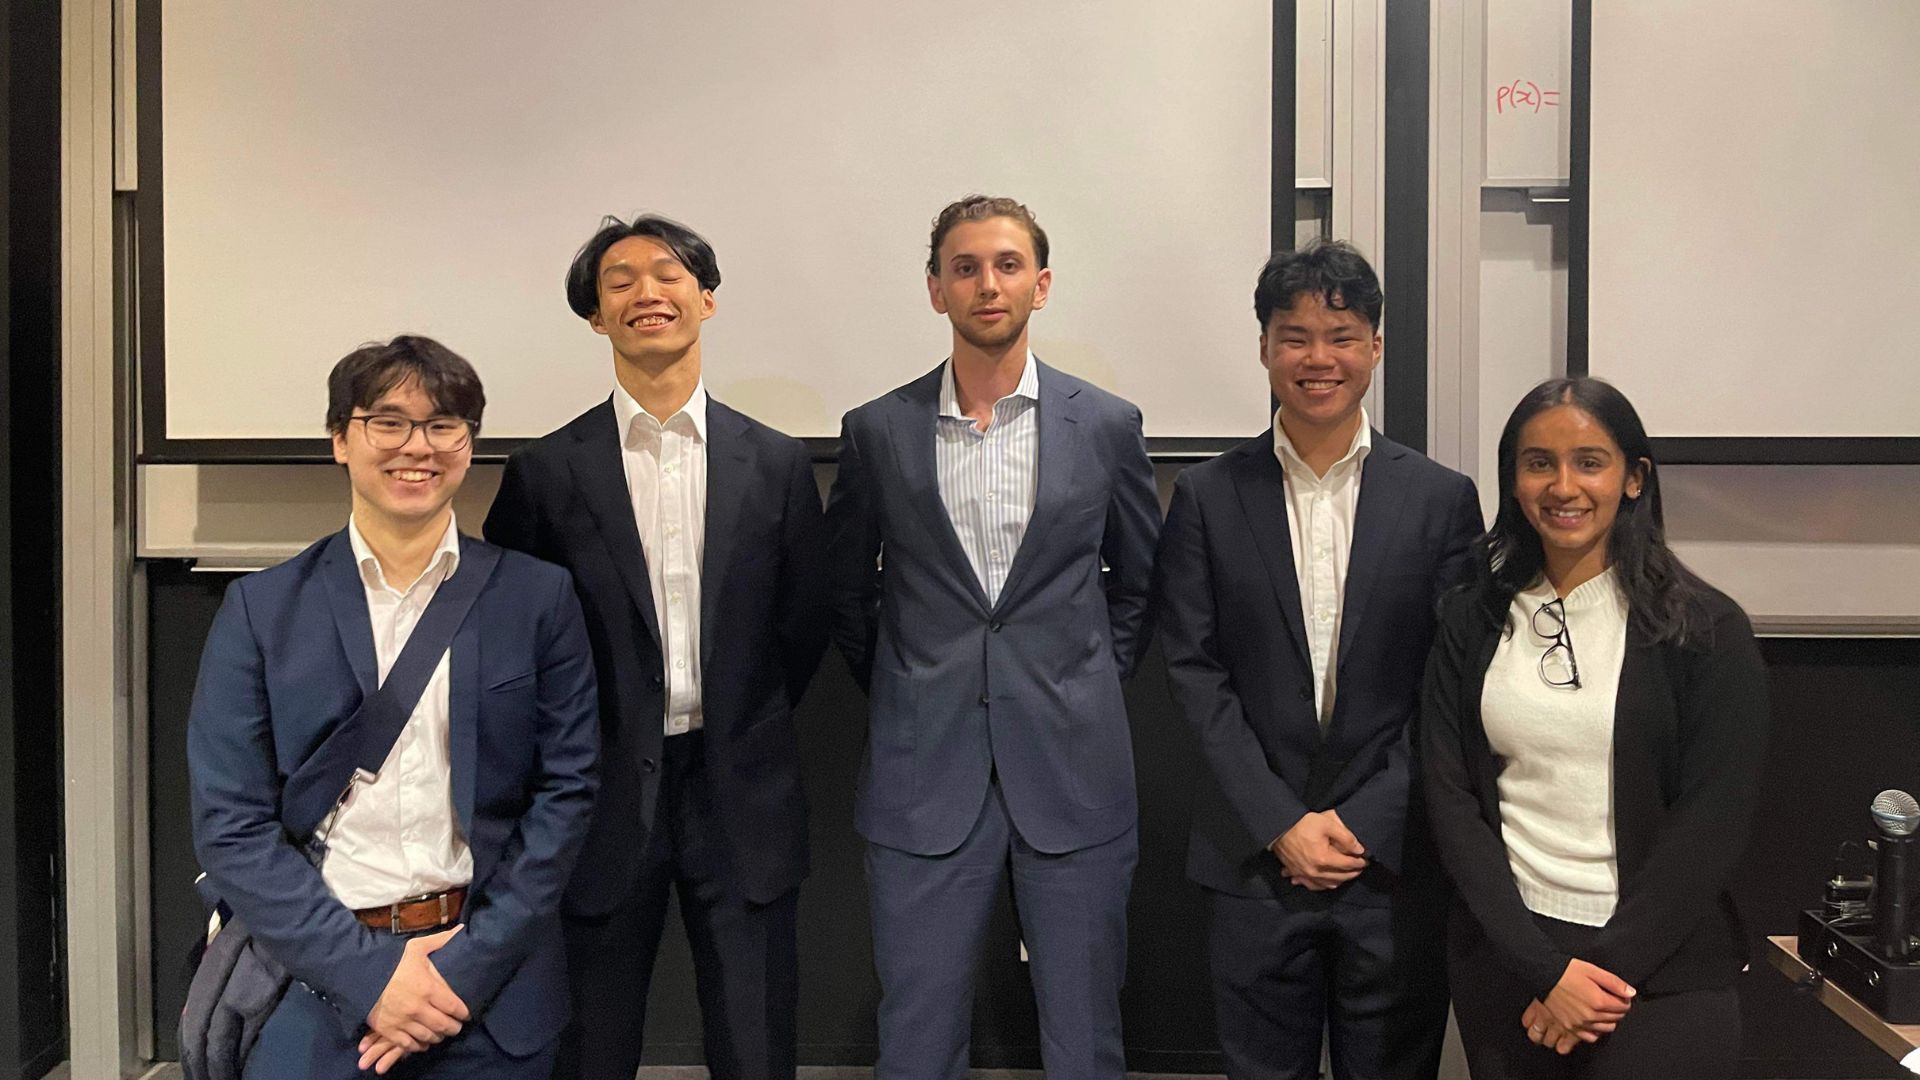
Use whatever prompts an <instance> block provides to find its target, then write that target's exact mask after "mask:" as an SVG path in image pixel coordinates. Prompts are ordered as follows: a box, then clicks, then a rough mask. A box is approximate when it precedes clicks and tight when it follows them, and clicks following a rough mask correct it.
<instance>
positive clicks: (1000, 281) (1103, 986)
mask: <svg viewBox="0 0 1920 1080" xmlns="http://www.w3.org/2000/svg"><path fill="white" fill-rule="evenodd" d="M1052 284H1053V274H1052V271H1051V270H1049V269H1048V267H1047V237H1046V233H1045V232H1043V231H1042V230H1041V228H1040V226H1039V225H1038V223H1036V222H1035V221H1034V219H1033V215H1032V213H1031V212H1030V211H1029V210H1028V209H1027V208H1026V207H1025V206H1022V205H1021V204H1019V203H1017V202H1015V201H1013V200H1012V199H996V198H987V197H985V196H969V197H968V198H966V199H962V200H960V201H959V202H956V203H954V204H952V205H951V206H948V207H947V208H946V209H945V210H944V211H942V212H941V214H940V216H939V217H938V218H936V219H935V221H934V228H933V236H932V241H931V244H930V252H929V258H928V262H927V291H928V295H929V297H930V299H931V301H932V304H933V309H934V310H935V311H937V312H939V313H940V314H943V315H945V316H946V317H947V318H948V320H949V321H950V322H951V323H952V325H953V353H952V356H951V357H950V358H949V359H948V360H947V361H946V362H944V363H942V364H941V365H940V366H938V367H936V368H935V369H934V370H932V371H930V372H928V373H927V374H926V375H924V376H922V377H920V378H918V379H916V380H914V381H913V382H912V383H909V384H908V385H906V386H903V387H901V388H899V389H897V390H894V391H892V392H891V393H888V394H886V395H883V396H882V397H880V398H878V399H876V400H874V401H872V402H869V403H867V404H866V405H863V406H861V407H860V408H858V409H855V410H853V411H852V412H850V413H848V414H847V416H846V419H845V422H844V425H843V428H842V435H841V443H840V467H839V473H838V476H837V477H836V479H835V481H834V486H833V493H832V495H831V497H830V498H829V502H828V510H827V516H828V525H829V530H830V533H831V535H832V538H833V542H832V559H833V564H832V565H833V571H832V576H833V586H834V594H835V595H834V609H835V610H834V636H835V639H836V640H837V642H838V643H839V646H840V648H841V650H842V651H843V652H844V653H845V654H846V657H847V660H848V663H849V665H850V666H851V667H852V669H853V671H854V675H855V678H857V679H859V680H860V681H861V682H862V683H863V685H865V686H866V687H867V692H868V697H869V699H870V708H869V725H870V726H869V738H868V750H867V757H866V760H865V762H863V764H862V767H861V772H860V782H859V790H858V793H857V803H856V808H855V824H856V826H857V827H858V828H859V830H860V832H861V835H862V836H864V837H865V838H866V839H867V841H868V848H867V878H868V884H869V888H870V889H871V894H872V908H873V935H874V962H875V965H876V966H877V968H878V969H879V975H880V983H881V1000H880V1010H879V1013H880V1015H879V1035H880V1055H879V1058H880V1059H879V1062H878V1067H877V1070H876V1071H877V1075H878V1076H879V1077H881V1078H888V1077H914V1078H916V1080H919V1078H924V1077H954V1078H957V1077H960V1076H962V1075H963V1074H964V1073H965V1070H966V1067H967V1063H968V1062H967V1046H968V1039H969V1021H970V1018H971V1015H972V1002H973V975H974V969H975V967H976V966H977V961H978V958H979V953H980V947H981V943H982V940H983V937H984V933H985V929H986V925H987V920H988V916H989V915H990V913H991V911H992V907H993V903H994V897H995V894H996V890H997V889H998V887H999V885H1000V883H1001V882H1002V881H1003V880H1004V875H1006V874H1007V873H1008V871H1009V870H1010V871H1011V875H1012V891H1013V896H1014V901H1015V907H1016V909H1017V913H1018V916H1019V920H1020V931H1021V935H1022V937H1023V939H1024V940H1025V942H1026V945H1027V947H1028V950H1029V952H1030V955H1031V960H1032V975H1033V983H1034V992H1035V995H1036V997H1037V999H1038V1005H1039V1014H1040V1026H1041V1054H1042V1058H1043V1060H1044V1063H1045V1065H1046V1068H1047V1071H1048V1073H1049V1074H1050V1075H1057V1076H1075V1077H1080V1076H1085V1077H1114V1078H1117V1077H1119V1076H1121V1075H1122V1074H1123V1072H1124V1071H1125V1063H1124V1060H1123V1054H1122V1050H1121V1041H1120V1004H1119V992H1120V984H1121V980H1122V977H1123V975H1124V973H1125V968H1126V905H1127V893H1128V890H1129V887H1130V885H1131V882H1132V877H1133V868H1134V864H1135V862H1136V861H1137V858H1138V837H1137V834H1136V829H1135V820H1136V817H1137V810H1136V804H1135V799H1134V783H1133V756H1132V743H1131V740H1130V737H1129V733H1128V727H1127V718H1126V710H1125V706H1124V704H1123V702H1122V700H1121V695H1120V680H1121V679H1122V678H1123V677H1124V676H1125V675H1126V674H1127V673H1128V672H1129V671H1130V670H1131V669H1132V667H1133V665H1134V663H1135V661H1136V660H1137V658H1138V657H1139V655H1140V652H1141V650H1142V649H1143V648H1144V646H1145V642H1146V638H1147V626H1146V599H1147V593H1148V590H1149V587H1150V582H1151V576H1152V562H1153V547H1154V543H1155V540H1156V538H1157V535H1158V532H1159V523H1160V514H1159V505H1158V502H1157V501H1156V498H1155V495H1154V484H1153V468H1152V466H1151V464H1149V462H1148V460H1147V454H1146V443H1145V440H1144V439H1143V438H1142V435H1141V423H1140V411H1139V410H1138V409H1136V408H1134V407H1133V406H1132V405H1131V404H1128V403H1127V402H1125V401H1122V400H1120V399H1119V398H1117V397H1114V396H1113V395H1111V394H1108V393H1105V392H1104V391H1101V390H1099V389H1096V388H1095V387H1093V386H1091V385H1089V384H1087V383H1085V382H1082V381H1080V380H1079V379H1075V378H1073V377H1072V376H1069V375H1066V374H1064V373H1063V372H1060V371H1056V370H1054V369H1053V368H1050V367H1048V366H1046V365H1045V364H1043V363H1041V362H1040V361H1039V360H1038V359H1037V358H1035V357H1034V355H1033V353H1032V352H1031V351H1030V350H1029V349H1028V344H1027V322H1028V319H1029V317H1030V316H1031V315H1032V314H1033V312H1035V311H1037V310H1039V309H1040V308H1042V307H1044V306H1045V305H1046V302H1047V295H1048V291H1049V289H1050V288H1051V287H1052ZM1103 562H1104V563H1105V566H1106V568H1107V569H1106V571H1105V572H1104V573H1103V572H1102V563H1103Z"/></svg>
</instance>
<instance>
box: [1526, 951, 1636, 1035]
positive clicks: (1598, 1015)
mask: <svg viewBox="0 0 1920 1080" xmlns="http://www.w3.org/2000/svg"><path fill="white" fill-rule="evenodd" d="M1636 993H1638V991H1636V990H1635V989H1634V988H1633V987H1631V986H1628V985H1627V984H1626V981H1625V980H1623V979H1621V978H1620V977H1619V976H1618V975H1615V974H1614V973H1613V972H1611V971H1608V970H1607V969H1605V968H1602V967H1596V966H1595V965H1593V964H1589V963H1587V962H1586V961H1585V960H1581V959H1579V958H1578V957H1576V958H1574V959H1572V960H1569V961H1567V970H1566V971H1564V972H1562V973H1561V975H1560V981H1559V982H1558V983H1557V984H1555V986H1554V988H1553V989H1552V990H1551V991H1549V992H1548V993H1547V998H1546V1000H1545V1001H1544V1002H1542V1005H1543V1006H1544V1007H1545V1008H1546V1010H1547V1012H1548V1013H1550V1014H1551V1015H1552V1016H1553V1019H1554V1021H1555V1022H1556V1023H1557V1024H1558V1025H1559V1026H1560V1027H1563V1028H1565V1029H1567V1030H1568V1031H1571V1032H1573V1033H1575V1034H1576V1035H1578V1036H1579V1037H1580V1039H1581V1041H1583V1042H1598V1041H1599V1040H1600V1036H1602V1035H1607V1034H1610V1033H1612V1031H1613V1029H1614V1027H1615V1025H1617V1024H1619V1023H1620V1019H1621V1018H1622V1017H1624V1016H1626V1015H1627V1008H1628V1006H1630V1005H1631V1004H1633V996H1634V995H1635V994H1636Z"/></svg>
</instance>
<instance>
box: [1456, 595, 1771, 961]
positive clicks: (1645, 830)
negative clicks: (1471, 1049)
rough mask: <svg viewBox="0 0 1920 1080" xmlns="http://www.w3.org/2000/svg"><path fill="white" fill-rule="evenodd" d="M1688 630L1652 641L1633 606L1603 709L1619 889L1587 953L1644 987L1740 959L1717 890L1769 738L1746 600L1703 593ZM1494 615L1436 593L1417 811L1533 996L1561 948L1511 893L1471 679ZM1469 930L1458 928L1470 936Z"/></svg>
mask: <svg viewBox="0 0 1920 1080" xmlns="http://www.w3.org/2000/svg"><path fill="white" fill-rule="evenodd" d="M1707 612H1708V614H1709V616H1710V619H1711V622H1710V625H1711V627H1712V632H1711V634H1710V635H1708V637H1707V639H1705V640H1704V641H1703V642H1702V643H1701V644H1699V645H1697V646H1692V647H1688V648H1681V647H1678V646H1675V645H1671V644H1663V645H1656V644H1654V643H1652V642H1650V641H1649V640H1648V639H1647V637H1646V635H1645V634H1644V633H1643V632H1642V631H1641V630H1640V629H1639V628H1638V627H1637V626H1636V625H1635V624H1634V623H1632V622H1631V621H1630V622H1629V624H1628V629H1627V651H1626V656H1625V658H1624V660H1623V661H1622V663H1621V670H1620V690H1619V696H1618V698H1617V700H1616V703H1615V705H1614V718H1613V811H1614V843H1615V845H1616V848H1615V857H1616V859H1617V861H1618V864H1619V880H1620V903H1619V906H1618V907H1617V908H1616V909H1615V910H1614V913H1613V917H1612V918H1611V919H1609V920H1608V921H1607V925H1606V926H1605V927H1604V928H1603V929H1602V930H1601V932H1600V935H1599V938H1598V939H1597V940H1596V941H1595V943H1594V946H1593V949H1592V951H1591V953H1590V954H1589V955H1586V956H1582V957H1580V959H1582V960H1585V961H1587V962H1589V963H1592V964H1598V965H1599V966H1600V967H1603V968H1605V969H1606V970H1608V971H1611V972H1613V973H1614V974H1615V975H1618V976H1619V977H1621V978H1622V979H1625V980H1626V981H1627V983H1628V984H1629V985H1631V986H1633V987H1634V988H1635V989H1636V990H1639V991H1640V992H1642V993H1647V992H1652V993H1673V992H1676V991H1681V990H1697V989H1707V988H1712V987H1720V986H1725V985H1727V984H1728V983H1729V982H1731V981H1732V979H1733V977H1734V975H1736V974H1738V973H1739V971H1740V969H1741V967H1742V966H1743V965H1744V964H1745V963H1746V958H1747V948H1746V935H1745V934H1744V932H1743V931H1742V929H1741V926H1740V920H1739V917H1738V915H1737V914H1736V913H1735V911H1734V907H1733V898H1732V896H1731V895H1729V893H1728V892H1727V881H1728V879H1729V878H1730V877H1731V876H1732V874H1733V870H1734V867H1735V864H1736V863H1738V861H1739V859H1740V856H1741V853H1742V851H1743V849H1744V848H1745V847H1746V839H1747V832H1748V829H1749V827H1750V825H1751V821H1752V818H1753V811H1754V805H1755V801H1756V796H1757V791H1758V787H1759V780H1760V770H1761V767H1762V764H1763V763H1764V759H1765V757H1766V750H1767V723H1768V711H1767V675H1766V670H1765V667H1764V665H1763V664H1762V662H1761V659H1760V649H1759V646H1758V645H1757V644H1756V643H1755V642H1754V639H1753V627H1752V625H1751V624H1750V623H1749V622H1748V621H1747V616H1746V613H1745V612H1743V611H1741V610H1740V607H1739V605H1738V604H1735V603H1734V602H1733V601H1732V600H1730V599H1728V598H1727V597H1726V596H1725V595H1723V594H1721V593H1719V592H1715V591H1712V590H1709V591H1708V595H1707ZM1501 634H1502V630H1501V628H1500V626H1498V625H1496V624H1495V623H1494V622H1493V621H1492V620H1491V619H1489V618H1488V616H1487V614H1486V611H1485V608H1484V607H1483V606H1482V605H1481V604H1480V603H1479V601H1478V598H1477V596H1476V595H1475V594H1474V593H1473V592H1471V591H1469V590H1462V591H1460V592H1458V593H1455V594H1453V595H1450V596H1448V597H1447V599H1446V602H1445V604H1444V605H1443V607H1442V610H1441V616H1440V634H1439V639H1438V640H1437V641H1436V642H1435V644H1434V649H1433V658H1432V661H1431V662H1430V663H1429V665H1428V667H1427V679H1426V692H1425V699H1424V706H1423V710H1422V716H1421V740H1420V749H1421V756H1422V758H1423V765H1424V773H1425V781H1426V791H1427V805H1428V811H1429V813H1430V814H1431V817H1432V823H1433V830H1434V835H1435V838H1436V839H1437V840H1438V842H1439V847H1440V854H1441V858H1442V859H1443V861H1444V862H1445V864H1446V868H1447V872H1448V873H1449V874H1450V875H1452V877H1453V881H1454V886H1455V889H1456V892H1457V895H1458V896H1459V902H1460V904H1461V905H1462V906H1463V909H1464V911H1465V913H1467V914H1468V915H1470V916H1471V918H1470V919H1469V918H1464V917H1461V916H1460V915H1459V914H1458V913H1456V918H1455V920H1454V924H1455V926H1456V927H1460V928H1462V930H1463V932H1464V933H1466V934H1468V935H1474V936H1477V935H1484V937H1485V940H1486V942H1487V943H1488V944H1489V945H1491V946H1492V948H1493V952H1494V955H1495V956H1497V957H1498V958H1499V960H1500V962H1501V963H1502V964H1503V965H1504V966H1505V967H1507V968H1508V970H1510V971H1512V972H1513V974H1514V975H1515V976H1516V977H1518V978H1520V979H1522V980H1524V981H1525V982H1526V984H1527V985H1529V986H1531V987H1533V988H1534V989H1535V991H1536V996H1538V997H1541V998H1544V997H1546V995H1547V992H1548V991H1549V990H1551V989H1552V988H1553V986H1554V984H1556V983H1557V982H1559V981H1560V976H1561V974H1562V972H1564V971H1565V970H1566V966H1567V961H1568V960H1569V959H1571V957H1570V956H1569V955H1568V954H1567V953H1565V952H1562V951H1561V950H1560V949H1559V947H1558V946H1556V945H1555V944H1554V943H1553V941H1552V940H1551V939H1549V938H1548V937H1547V935H1546V933H1545V932H1543V931H1542V930H1541V929H1540V928H1539V927H1538V926H1537V925H1536V924H1535V922H1534V919H1533V914H1532V912H1530V911H1528V910H1527V907H1526V905H1525V904H1524V903H1523V902H1522V901H1521V899H1520V890H1519V889H1518V888H1517V887H1515V885H1514V883H1513V872H1512V870H1511V869H1510V868H1509V866H1508V864H1507V849H1506V845H1505V843H1504V842H1503V841H1502V840H1501V838H1500V793H1499V790H1498V788H1497V787H1496V783H1497V781H1498V779H1499V776H1500V769H1501V761H1500V759H1499V758H1498V757H1496V756H1495V755H1494V753H1493V751H1492V750H1490V749H1489V748H1488V746H1487V734H1486V729H1485V728H1484V727H1483V726H1482V725H1481V722H1480V692H1481V688H1482V686H1483V684H1484V683H1485V680H1486V674H1487V665H1488V664H1490V663H1492V661H1493V653H1494V650H1495V648H1496V647H1497V646H1498V645H1499V643H1500V636H1501ZM1469 940H1471V938H1469Z"/></svg>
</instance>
